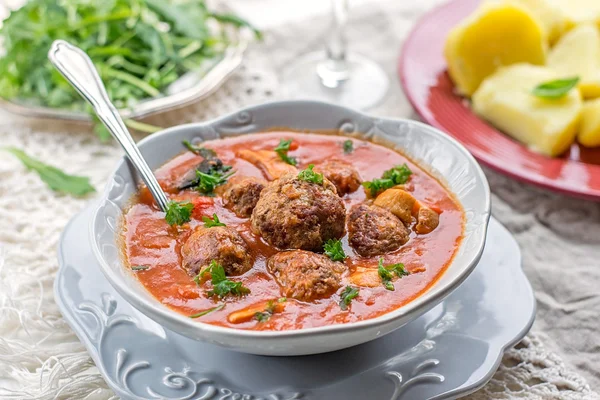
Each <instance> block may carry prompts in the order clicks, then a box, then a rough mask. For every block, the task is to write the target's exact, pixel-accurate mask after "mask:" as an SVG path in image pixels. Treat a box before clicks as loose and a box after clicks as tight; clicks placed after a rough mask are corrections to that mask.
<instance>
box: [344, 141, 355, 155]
mask: <svg viewBox="0 0 600 400" xmlns="http://www.w3.org/2000/svg"><path fill="white" fill-rule="evenodd" d="M353 151H354V143H353V142H352V140H350V139H348V140H345V141H344V154H350V153H352V152H353Z"/></svg>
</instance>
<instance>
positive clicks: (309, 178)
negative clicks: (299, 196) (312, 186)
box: [298, 164, 323, 185]
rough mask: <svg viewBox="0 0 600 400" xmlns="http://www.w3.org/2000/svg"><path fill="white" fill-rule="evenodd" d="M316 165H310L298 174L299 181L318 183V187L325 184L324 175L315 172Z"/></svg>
mask: <svg viewBox="0 0 600 400" xmlns="http://www.w3.org/2000/svg"><path fill="white" fill-rule="evenodd" d="M314 167H315V165H314V164H309V165H308V168H306V169H305V170H303V171H300V173H298V179H301V180H303V181H306V182H310V183H316V184H317V185H322V184H323V174H319V173H318V172H314V171H313V168H314Z"/></svg>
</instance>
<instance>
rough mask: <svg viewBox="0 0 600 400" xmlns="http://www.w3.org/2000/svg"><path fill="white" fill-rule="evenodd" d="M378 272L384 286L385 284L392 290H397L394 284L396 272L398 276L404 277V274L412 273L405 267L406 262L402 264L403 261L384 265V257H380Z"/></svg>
mask: <svg viewBox="0 0 600 400" xmlns="http://www.w3.org/2000/svg"><path fill="white" fill-rule="evenodd" d="M377 273H378V274H379V277H380V278H381V282H382V283H383V286H385V288H386V289H387V290H391V291H394V290H395V289H394V285H393V284H392V279H393V278H394V274H396V275H397V276H398V278H402V277H403V276H406V275H410V273H409V272H408V271H407V270H406V269H405V268H404V264H402V263H398V264H390V265H386V266H384V265H383V258H380V259H379V265H378V268H377Z"/></svg>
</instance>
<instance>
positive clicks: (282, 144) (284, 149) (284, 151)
mask: <svg viewBox="0 0 600 400" xmlns="http://www.w3.org/2000/svg"><path fill="white" fill-rule="evenodd" d="M291 145H292V139H289V140H285V139H281V140H280V141H279V144H278V145H277V147H275V149H274V150H275V153H277V155H278V156H279V158H281V159H282V160H283V161H284V162H286V163H288V164H290V165H296V164H298V160H297V159H296V158H294V157H290V156H288V151H290V146H291Z"/></svg>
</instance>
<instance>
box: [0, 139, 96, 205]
mask: <svg viewBox="0 0 600 400" xmlns="http://www.w3.org/2000/svg"><path fill="white" fill-rule="evenodd" d="M0 150H5V151H7V152H9V153H11V154H12V155H13V156H15V157H17V158H18V159H19V161H21V163H23V165H24V166H25V167H26V168H27V169H28V170H30V171H34V172H35V173H36V174H38V176H39V177H40V178H41V180H42V181H44V183H46V185H48V187H49V188H50V189H52V190H53V191H55V192H60V193H67V194H70V195H73V196H76V197H80V196H85V195H86V194H88V193H91V192H95V191H96V189H94V187H93V186H92V185H91V184H90V179H89V178H87V177H85V176H77V175H69V174H66V173H64V172H63V171H61V170H60V169H58V168H56V167H53V166H51V165H48V164H45V163H43V162H41V161H39V160H37V159H35V158H33V157H31V156H29V155H27V154H26V153H25V152H24V151H23V150H21V149H18V148H16V147H0Z"/></svg>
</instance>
